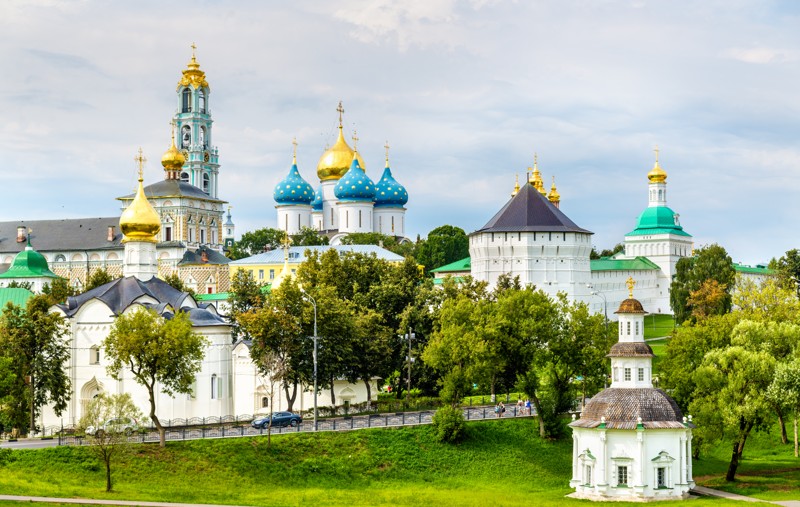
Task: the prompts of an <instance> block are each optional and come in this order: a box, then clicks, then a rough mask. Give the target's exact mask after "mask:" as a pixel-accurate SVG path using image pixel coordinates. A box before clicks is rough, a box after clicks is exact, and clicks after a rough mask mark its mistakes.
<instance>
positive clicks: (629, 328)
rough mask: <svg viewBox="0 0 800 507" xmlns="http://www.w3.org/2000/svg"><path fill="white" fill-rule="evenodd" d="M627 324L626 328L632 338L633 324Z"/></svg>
mask: <svg viewBox="0 0 800 507" xmlns="http://www.w3.org/2000/svg"><path fill="white" fill-rule="evenodd" d="M626 324H627V326H625V327H626V329H627V330H628V336H630V335H631V323H630V322H626Z"/></svg>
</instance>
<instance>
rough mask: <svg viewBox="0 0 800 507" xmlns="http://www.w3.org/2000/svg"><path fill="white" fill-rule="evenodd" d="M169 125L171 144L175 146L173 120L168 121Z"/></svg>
mask: <svg viewBox="0 0 800 507" xmlns="http://www.w3.org/2000/svg"><path fill="white" fill-rule="evenodd" d="M169 125H170V127H172V129H171V132H172V133H171V134H170V135H171V136H172V143H173V144H175V120H172V121H170V122H169Z"/></svg>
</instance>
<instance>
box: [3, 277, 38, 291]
mask: <svg viewBox="0 0 800 507" xmlns="http://www.w3.org/2000/svg"><path fill="white" fill-rule="evenodd" d="M6 287H8V288H9V289H25V290H29V291H31V292H33V283H31V282H19V281H17V280H13V281H12V282H11V283H9V284H8V285H6Z"/></svg>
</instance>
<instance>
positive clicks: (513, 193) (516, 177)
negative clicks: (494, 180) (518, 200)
mask: <svg viewBox="0 0 800 507" xmlns="http://www.w3.org/2000/svg"><path fill="white" fill-rule="evenodd" d="M515 179H516V181H515V182H514V191H513V192H511V197H516V195H517V194H518V193H519V174H517V175H516V176H515Z"/></svg>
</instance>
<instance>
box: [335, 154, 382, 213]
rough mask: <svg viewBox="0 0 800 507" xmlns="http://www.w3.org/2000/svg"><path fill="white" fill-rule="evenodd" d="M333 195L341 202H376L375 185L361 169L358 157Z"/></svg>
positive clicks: (337, 184)
mask: <svg viewBox="0 0 800 507" xmlns="http://www.w3.org/2000/svg"><path fill="white" fill-rule="evenodd" d="M356 153H358V152H356ZM333 193H334V195H336V198H337V199H339V200H340V201H366V202H372V201H374V200H375V184H374V183H372V180H371V179H369V176H367V173H366V172H364V169H362V168H361V164H359V163H358V157H353V162H352V163H351V164H350V169H349V170H348V171H347V172H346V173H345V175H344V176H342V177H341V179H339V182H338V183H336V186H335V187H334V189H333Z"/></svg>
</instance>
